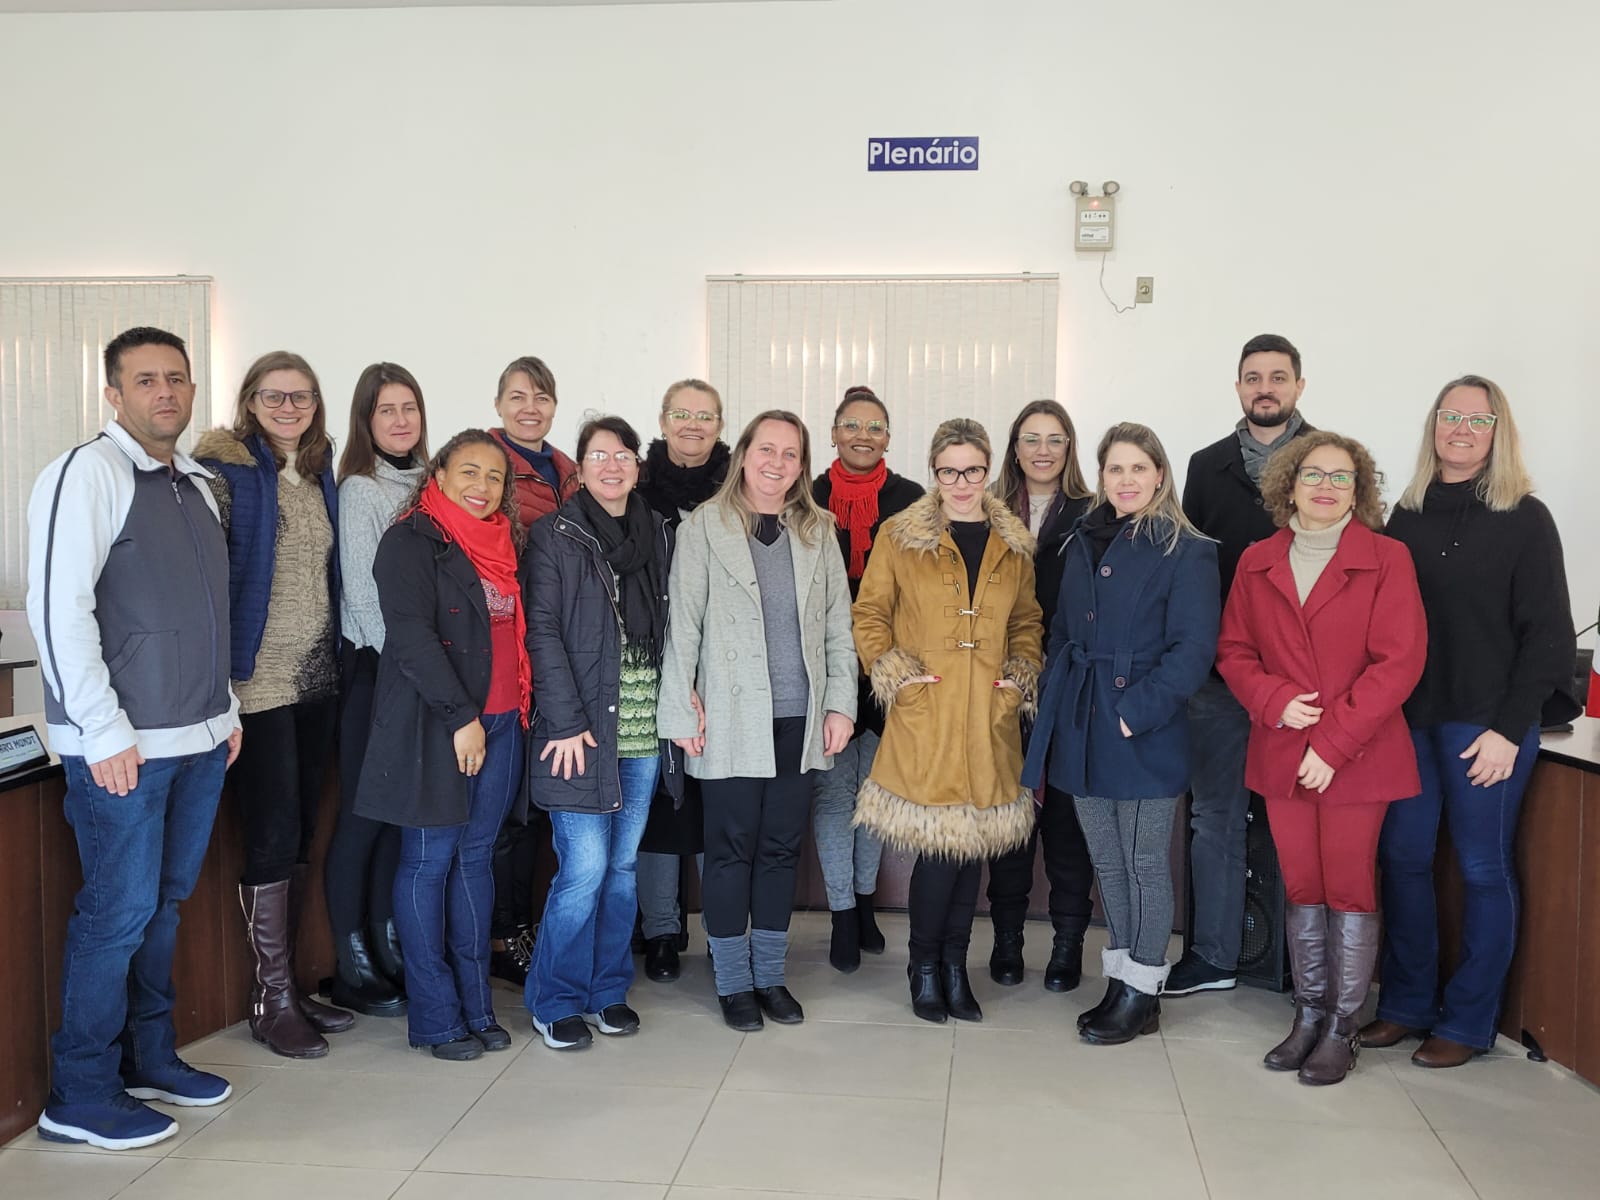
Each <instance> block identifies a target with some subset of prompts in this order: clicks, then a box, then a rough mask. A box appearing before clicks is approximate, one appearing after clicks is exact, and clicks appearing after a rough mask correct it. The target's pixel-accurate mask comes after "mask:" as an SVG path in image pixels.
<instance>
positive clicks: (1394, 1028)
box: [1361, 1017, 1428, 1050]
mask: <svg viewBox="0 0 1600 1200" xmlns="http://www.w3.org/2000/svg"><path fill="white" fill-rule="evenodd" d="M1427 1036H1428V1031H1427V1030H1426V1029H1413V1028H1412V1027H1411V1026H1409V1025H1401V1024H1400V1023H1399V1022H1397V1021H1385V1020H1384V1019H1383V1018H1382V1017H1379V1018H1378V1019H1377V1020H1375V1021H1368V1022H1367V1023H1366V1024H1365V1025H1363V1026H1362V1027H1361V1045H1362V1047H1363V1048H1364V1049H1368V1050H1384V1049H1387V1048H1388V1047H1390V1046H1398V1045H1399V1044H1400V1043H1401V1042H1403V1041H1405V1040H1406V1039H1407V1038H1408V1037H1414V1038H1425V1037H1427Z"/></svg>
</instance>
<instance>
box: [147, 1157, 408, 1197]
mask: <svg viewBox="0 0 1600 1200" xmlns="http://www.w3.org/2000/svg"><path fill="white" fill-rule="evenodd" d="M405 1181H406V1172H404V1171H369V1170H363V1169H361V1168H356V1167H302V1166H294V1165H290V1164H287V1163H252V1162H210V1161H206V1160H203V1159H193V1158H189V1159H185V1158H166V1159H163V1160H162V1161H161V1162H159V1163H157V1164H156V1165H155V1166H154V1167H152V1168H151V1169H150V1170H149V1171H147V1172H145V1173H144V1174H143V1175H141V1176H140V1177H139V1179H138V1181H137V1182H136V1183H134V1184H133V1186H132V1187H130V1188H128V1189H127V1191H124V1192H121V1193H119V1194H118V1196H117V1200H214V1198H215V1197H218V1196H226V1197H227V1200H283V1197H285V1196H304V1197H307V1198H308V1200H315V1198H320V1197H324V1196H326V1197H334V1196H337V1197H338V1198H339V1200H389V1197H390V1196H392V1195H394V1192H395V1189H396V1188H398V1187H399V1186H400V1185H401V1184H402V1183H404V1182H405Z"/></svg>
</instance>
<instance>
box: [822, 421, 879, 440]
mask: <svg viewBox="0 0 1600 1200" xmlns="http://www.w3.org/2000/svg"><path fill="white" fill-rule="evenodd" d="M833 427H834V428H835V429H842V430H844V431H845V432H846V433H848V434H849V435H850V436H851V437H855V436H857V435H858V434H863V433H864V434H866V435H867V436H868V437H875V438H877V437H888V436H889V422H887V421H858V420H856V419H855V418H854V417H846V418H845V419H844V420H842V421H835V422H834V424H833Z"/></svg>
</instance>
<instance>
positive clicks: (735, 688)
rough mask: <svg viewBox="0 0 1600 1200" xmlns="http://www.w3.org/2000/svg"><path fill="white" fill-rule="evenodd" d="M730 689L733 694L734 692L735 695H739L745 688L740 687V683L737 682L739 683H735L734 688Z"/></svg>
mask: <svg viewBox="0 0 1600 1200" xmlns="http://www.w3.org/2000/svg"><path fill="white" fill-rule="evenodd" d="M729 690H730V691H731V692H732V693H733V694H734V695H735V696H737V695H738V694H739V693H740V691H742V690H743V689H742V688H740V687H739V685H738V684H737V683H736V684H734V685H733V687H732V688H730V689H729Z"/></svg>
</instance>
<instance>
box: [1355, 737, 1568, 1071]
mask: <svg viewBox="0 0 1600 1200" xmlns="http://www.w3.org/2000/svg"><path fill="white" fill-rule="evenodd" d="M1482 732H1483V728H1482V726H1478V725H1462V724H1457V723H1446V724H1443V725H1438V726H1435V727H1433V728H1430V729H1414V730H1412V732H1411V740H1412V742H1413V743H1414V744H1415V746H1416V748H1417V768H1418V770H1419V772H1420V773H1421V775H1422V792H1421V793H1420V794H1419V795H1416V796H1413V797H1412V798H1411V799H1409V800H1397V801H1396V802H1395V803H1393V804H1391V805H1390V806H1389V814H1388V816H1387V818H1385V820H1384V823H1383V836H1382V837H1381V838H1380V839H1379V842H1378V864H1379V866H1380V867H1381V868H1382V885H1383V924H1384V930H1383V988H1382V991H1381V992H1380V993H1379V996H1378V1016H1379V1017H1381V1018H1382V1019H1384V1020H1386V1021H1394V1022H1396V1023H1398V1024H1401V1025H1408V1026H1410V1027H1412V1028H1413V1029H1431V1030H1432V1031H1433V1032H1434V1033H1435V1034H1437V1035H1438V1036H1440V1037H1443V1038H1449V1039H1450V1040H1451V1041H1452V1042H1460V1043H1461V1044H1462V1045H1465V1046H1475V1047H1477V1048H1478V1049H1480V1050H1487V1049H1488V1048H1489V1047H1490V1046H1492V1045H1494V1038H1495V1027H1496V1026H1497V1025H1498V1024H1499V1022H1500V1001H1501V995H1502V993H1503V992H1504V991H1505V985H1506V973H1507V972H1508V971H1510V969H1511V955H1512V953H1513V951H1515V950H1516V946H1517V908H1518V903H1519V899H1520V897H1519V893H1518V888H1517V863H1516V858H1515V856H1514V854H1513V852H1512V845H1513V843H1514V842H1515V840H1516V834H1517V816H1518V814H1519V813H1520V812H1521V811H1522V794H1523V792H1524V791H1525V790H1526V789H1527V786H1528V779H1529V777H1530V776H1531V775H1532V774H1533V764H1534V761H1535V760H1536V759H1537V758H1538V755H1539V730H1538V728H1537V727H1535V728H1533V729H1530V730H1529V731H1528V734H1527V736H1526V737H1524V738H1523V739H1522V744H1521V745H1520V746H1519V747H1518V748H1517V762H1516V767H1515V768H1514V769H1513V770H1512V772H1511V777H1510V778H1509V779H1507V780H1505V781H1504V782H1503V783H1497V784H1494V785H1493V786H1491V787H1486V788H1484V787H1474V786H1473V785H1472V784H1471V782H1470V781H1469V780H1468V779H1467V768H1468V767H1469V766H1470V765H1471V763H1470V762H1469V761H1467V760H1465V759H1462V758H1461V757H1460V754H1461V752H1462V751H1463V750H1465V749H1466V748H1467V747H1468V746H1469V745H1471V744H1472V742H1473V739H1475V738H1476V737H1477V736H1478V735H1479V734H1480V733H1482ZM1441 814H1442V815H1443V817H1444V820H1445V821H1446V823H1447V824H1448V826H1449V829H1450V841H1451V843H1452V844H1453V845H1454V846H1455V848H1456V857H1457V858H1458V859H1459V860H1460V862H1461V877H1462V882H1463V884H1464V885H1465V890H1464V893H1463V897H1462V899H1463V906H1462V914H1461V915H1462V921H1461V964H1460V965H1459V966H1458V967H1457V968H1456V971H1455V974H1454V975H1452V976H1451V977H1450V978H1449V979H1448V980H1447V981H1445V983H1444V986H1443V989H1442V991H1441V989H1440V986H1439V921H1438V909H1437V904H1436V902H1435V897H1434V891H1433V856H1434V849H1435V847H1436V846H1437V844H1438V840H1439V818H1440V816H1441Z"/></svg>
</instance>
